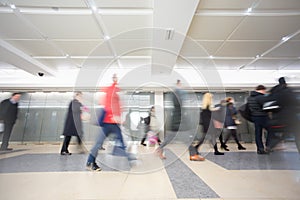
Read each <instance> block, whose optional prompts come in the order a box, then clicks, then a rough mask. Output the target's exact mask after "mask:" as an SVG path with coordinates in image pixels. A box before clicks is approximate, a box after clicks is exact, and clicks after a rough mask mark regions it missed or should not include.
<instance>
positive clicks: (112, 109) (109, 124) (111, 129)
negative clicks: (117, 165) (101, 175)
mask: <svg viewBox="0 0 300 200" xmlns="http://www.w3.org/2000/svg"><path fill="white" fill-rule="evenodd" d="M112 79H113V83H112V85H111V86H109V87H107V88H105V89H104V92H105V98H104V99H103V104H104V110H105V116H104V119H103V126H102V130H101V131H100V133H99V135H98V138H97V140H96V143H95V144H94V146H93V147H92V149H91V151H90V154H89V156H88V159H87V163H86V167H87V168H88V169H90V170H93V171H101V168H100V167H99V166H98V165H97V163H96V158H97V156H98V150H99V149H100V148H101V147H102V145H103V142H104V140H105V139H106V138H107V137H108V136H109V135H111V134H114V135H115V142H116V144H115V147H114V152H113V154H115V153H116V152H117V151H118V152H119V153H120V155H122V156H127V153H126V151H125V149H126V146H125V144H124V140H123V136H122V132H121V129H120V123H121V103H120V97H119V95H118V92H119V91H120V89H119V87H118V86H117V84H118V77H117V75H116V74H114V75H113V77H112ZM99 102H100V103H102V101H101V100H100V101H99Z"/></svg>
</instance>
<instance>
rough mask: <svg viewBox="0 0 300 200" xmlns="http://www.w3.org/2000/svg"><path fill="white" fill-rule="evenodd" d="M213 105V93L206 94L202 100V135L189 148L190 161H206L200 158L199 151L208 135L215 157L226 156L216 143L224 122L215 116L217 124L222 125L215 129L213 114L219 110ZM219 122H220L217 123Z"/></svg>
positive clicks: (197, 136)
mask: <svg viewBox="0 0 300 200" xmlns="http://www.w3.org/2000/svg"><path fill="white" fill-rule="evenodd" d="M212 103H213V95H212V94H211V93H205V94H204V95H203V100H202V107H201V112H200V125H201V128H202V133H201V134H200V135H199V133H198V134H197V135H196V136H195V139H194V141H193V142H192V144H191V145H190V146H189V154H190V160H191V161H203V160H205V158H204V157H202V156H200V153H199V151H198V149H199V147H200V146H201V145H202V144H203V142H204V140H205V137H206V135H207V134H209V137H210V142H211V144H212V145H213V147H214V151H215V152H214V154H215V155H224V153H222V152H219V150H218V147H217V143H216V135H217V132H218V130H217V129H218V128H220V129H221V128H222V126H223V125H222V120H221V119H220V116H221V115H220V116H219V115H218V117H216V116H215V120H216V123H218V122H219V123H220V124H219V125H220V126H217V127H215V125H214V122H213V120H214V119H213V120H212V118H213V114H212V113H213V112H216V111H217V109H216V108H215V107H213V106H212ZM217 120H219V121H217Z"/></svg>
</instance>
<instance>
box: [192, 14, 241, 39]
mask: <svg viewBox="0 0 300 200" xmlns="http://www.w3.org/2000/svg"><path fill="white" fill-rule="evenodd" d="M242 18H243V17H224V16H222V17H217V16H216V17H210V16H194V19H193V21H192V25H191V27H190V30H189V32H188V36H190V37H192V38H193V39H195V40H225V39H226V38H227V37H228V36H229V34H230V33H231V32H232V30H233V29H234V28H235V27H236V26H237V25H238V24H239V23H240V21H241V20H242Z"/></svg>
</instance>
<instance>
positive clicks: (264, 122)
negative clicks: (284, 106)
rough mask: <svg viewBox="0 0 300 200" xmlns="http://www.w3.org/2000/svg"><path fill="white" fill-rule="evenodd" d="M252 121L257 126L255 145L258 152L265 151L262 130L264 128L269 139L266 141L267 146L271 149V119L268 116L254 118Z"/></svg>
mask: <svg viewBox="0 0 300 200" xmlns="http://www.w3.org/2000/svg"><path fill="white" fill-rule="evenodd" d="M252 120H253V122H254V125H255V143H256V147H257V150H258V151H263V150H264V149H265V148H264V144H263V142H262V130H263V128H264V129H266V130H267V132H268V134H267V139H266V146H267V147H269V143H270V142H271V141H270V140H271V138H272V136H273V133H272V131H271V129H270V127H269V123H268V121H269V118H268V116H252Z"/></svg>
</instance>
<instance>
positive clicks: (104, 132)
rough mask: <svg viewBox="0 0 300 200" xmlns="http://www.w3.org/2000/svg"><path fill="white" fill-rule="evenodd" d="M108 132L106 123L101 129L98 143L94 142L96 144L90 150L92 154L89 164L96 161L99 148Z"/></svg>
mask: <svg viewBox="0 0 300 200" xmlns="http://www.w3.org/2000/svg"><path fill="white" fill-rule="evenodd" d="M108 134H109V129H108V128H107V127H106V125H104V126H103V127H102V129H101V130H100V133H99V135H98V137H97V140H96V143H95V144H94V146H93V147H92V149H91V151H90V154H89V156H88V159H87V165H89V164H91V163H96V158H97V156H98V150H99V149H100V148H101V147H102V145H103V142H104V140H105V138H106V137H107V135H108Z"/></svg>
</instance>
